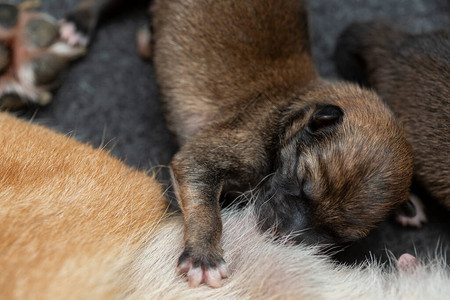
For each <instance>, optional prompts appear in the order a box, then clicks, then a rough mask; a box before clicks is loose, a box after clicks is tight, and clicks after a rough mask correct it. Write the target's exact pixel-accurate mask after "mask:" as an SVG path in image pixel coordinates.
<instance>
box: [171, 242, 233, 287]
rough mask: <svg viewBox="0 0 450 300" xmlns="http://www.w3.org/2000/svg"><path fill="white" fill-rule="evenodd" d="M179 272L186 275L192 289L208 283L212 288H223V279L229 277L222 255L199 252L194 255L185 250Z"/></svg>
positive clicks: (180, 260)
mask: <svg viewBox="0 0 450 300" xmlns="http://www.w3.org/2000/svg"><path fill="white" fill-rule="evenodd" d="M178 270H179V272H180V273H185V274H186V276H187V279H188V282H189V286H190V287H198V286H199V285H200V284H201V283H206V284H207V285H209V286H210V287H213V288H218V287H221V285H222V284H221V281H222V279H223V278H227V277H228V269H227V266H226V263H225V261H224V260H223V258H222V257H221V256H220V255H217V254H213V253H207V251H199V254H194V252H193V251H192V250H188V249H185V250H184V251H183V253H182V254H181V256H180V259H179V261H178Z"/></svg>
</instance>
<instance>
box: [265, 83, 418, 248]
mask: <svg viewBox="0 0 450 300" xmlns="http://www.w3.org/2000/svg"><path fill="white" fill-rule="evenodd" d="M279 128H280V131H279V149H278V155H277V161H276V163H275V167H274V170H273V176H271V177H270V178H269V179H268V180H266V182H265V183H264V184H263V185H262V191H261V193H260V196H259V198H258V200H257V201H258V202H259V206H260V218H261V220H262V223H263V227H264V229H267V228H269V227H272V228H274V229H275V231H276V232H277V233H278V234H281V235H285V234H289V233H292V232H301V233H302V234H301V235H300V236H299V238H300V239H302V240H305V241H309V242H312V243H320V244H328V243H341V242H347V241H352V240H356V239H359V238H362V237H364V236H366V235H367V234H368V233H369V231H370V229H372V228H373V227H374V226H375V225H376V224H377V223H378V222H380V221H381V220H383V219H384V218H385V217H386V216H387V215H388V214H389V213H390V212H391V211H392V210H393V209H395V208H396V207H398V206H399V205H401V204H402V203H404V202H406V201H407V199H408V190H409V186H410V181H411V176H412V154H411V149H410V146H409V144H408V143H407V141H406V138H405V136H404V133H403V130H402V128H401V126H399V124H398V123H396V121H395V119H394V118H393V115H392V113H391V112H390V111H389V110H388V109H387V108H386V107H385V105H384V104H383V103H382V102H381V101H380V100H379V98H378V97H377V96H376V95H375V94H374V93H372V92H369V91H365V90H362V89H360V88H358V87H356V86H353V85H349V84H348V85H347V84H341V85H337V84H329V83H321V84H318V85H316V86H314V87H312V88H311V89H310V90H309V91H307V92H306V93H304V94H302V95H300V96H299V98H298V101H294V102H293V103H292V105H291V106H290V107H289V109H288V110H287V111H286V112H285V114H284V116H283V118H282V119H281V121H280V127H279Z"/></svg>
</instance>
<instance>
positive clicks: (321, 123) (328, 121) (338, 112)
mask: <svg viewBox="0 0 450 300" xmlns="http://www.w3.org/2000/svg"><path fill="white" fill-rule="evenodd" d="M343 116H344V111H343V110H342V109H341V108H340V107H339V106H336V105H331V104H328V105H323V106H320V107H318V108H317V109H316V111H315V112H314V114H313V115H312V117H311V119H310V121H309V123H308V129H309V131H311V132H312V133H316V132H321V131H324V130H327V129H330V128H332V127H334V126H336V125H338V124H340V123H342V118H343Z"/></svg>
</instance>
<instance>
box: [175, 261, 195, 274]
mask: <svg viewBox="0 0 450 300" xmlns="http://www.w3.org/2000/svg"><path fill="white" fill-rule="evenodd" d="M191 268H192V262H191V261H190V260H186V261H184V262H182V263H180V264H179V265H178V273H186V272H188V271H189V270H190V269H191Z"/></svg>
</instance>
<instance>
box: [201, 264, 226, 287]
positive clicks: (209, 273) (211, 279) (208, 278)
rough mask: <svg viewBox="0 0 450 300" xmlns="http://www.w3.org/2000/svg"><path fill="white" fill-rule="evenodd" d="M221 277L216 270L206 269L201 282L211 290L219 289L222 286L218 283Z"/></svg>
mask: <svg viewBox="0 0 450 300" xmlns="http://www.w3.org/2000/svg"><path fill="white" fill-rule="evenodd" d="M221 280H222V276H221V275H220V272H219V270H218V269H217V268H213V269H206V270H204V271H203V282H205V283H206V284H207V285H209V286H210V287H213V288H219V287H221V286H222V284H221V283H220V281H221Z"/></svg>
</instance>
